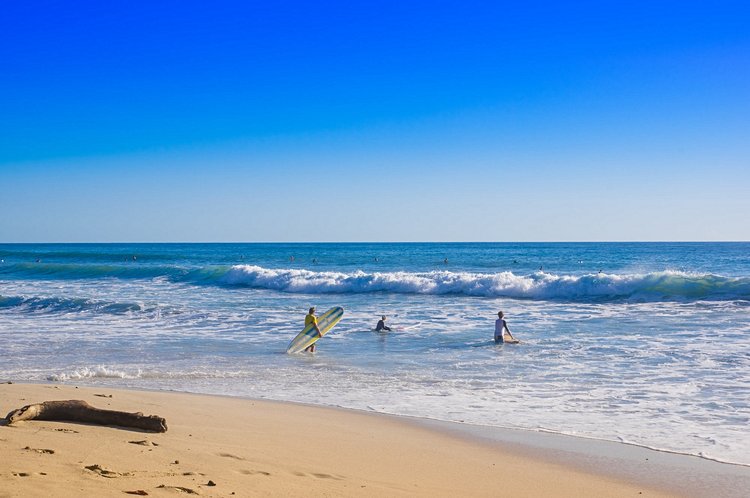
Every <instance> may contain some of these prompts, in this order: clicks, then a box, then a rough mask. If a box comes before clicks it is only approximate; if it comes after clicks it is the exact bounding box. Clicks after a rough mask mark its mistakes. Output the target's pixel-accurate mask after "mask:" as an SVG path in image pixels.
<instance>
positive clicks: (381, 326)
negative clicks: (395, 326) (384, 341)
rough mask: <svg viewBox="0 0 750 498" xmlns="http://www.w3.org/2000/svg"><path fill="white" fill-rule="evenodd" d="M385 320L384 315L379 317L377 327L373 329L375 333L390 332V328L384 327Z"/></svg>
mask: <svg viewBox="0 0 750 498" xmlns="http://www.w3.org/2000/svg"><path fill="white" fill-rule="evenodd" d="M385 318H386V317H385V315H383V316H382V317H380V320H379V321H378V325H377V326H376V327H375V332H382V331H383V330H385V331H386V332H390V331H391V329H390V327H386V325H385Z"/></svg>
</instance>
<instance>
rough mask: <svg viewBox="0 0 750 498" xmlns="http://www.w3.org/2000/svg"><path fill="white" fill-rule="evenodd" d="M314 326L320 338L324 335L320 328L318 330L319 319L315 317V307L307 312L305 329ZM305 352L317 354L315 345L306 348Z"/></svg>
mask: <svg viewBox="0 0 750 498" xmlns="http://www.w3.org/2000/svg"><path fill="white" fill-rule="evenodd" d="M310 324H312V326H313V328H314V329H315V330H316V331H317V332H318V337H320V336H322V335H323V334H322V333H321V332H320V328H318V317H316V316H315V306H313V307H312V308H310V310H309V311H308V312H307V316H305V327H307V326H308V325H310ZM305 351H309V352H311V353H314V352H315V344H310V345H309V346H307V347H306V348H305Z"/></svg>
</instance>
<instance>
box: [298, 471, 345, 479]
mask: <svg viewBox="0 0 750 498" xmlns="http://www.w3.org/2000/svg"><path fill="white" fill-rule="evenodd" d="M292 474H294V475H296V476H299V477H308V475H309V476H312V477H317V478H318V479H335V480H337V481H344V480H346V477H343V476H334V475H331V474H323V473H319V472H313V473H311V474H305V473H304V472H292Z"/></svg>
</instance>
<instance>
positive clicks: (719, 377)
mask: <svg viewBox="0 0 750 498" xmlns="http://www.w3.org/2000/svg"><path fill="white" fill-rule="evenodd" d="M749 250H750V243H579V244H572V243H571V244H562V243H560V244H543V243H536V244H533V243H528V244H470V243H467V244H0V340H2V344H3V348H2V349H0V380H14V381H33V382H64V383H73V384H86V385H98V386H105V385H106V386H112V387H134V388H148V389H170V390H179V391H188V392H201V393H218V394H226V395H233V396H247V397H254V398H268V399H278V400H290V401H301V402H306V403H317V404H322V405H332V406H343V407H349V408H355V409H362V410H369V411H376V412H383V413H392V414H398V415H408V416H415V417H422V418H432V419H439V420H449V421H455V422H461V423H465V424H474V425H479V426H496V427H512V428H519V429H527V430H535V431H552V432H559V433H565V434H571V435H576V436H582V437H592V438H599V439H606V440H612V441H621V442H626V443H632V444H638V445H642V446H648V447H652V448H657V449H662V450H666V451H674V452H679V453H685V454H691V455H698V456H702V457H705V458H710V459H715V460H719V461H724V462H732V463H739V464H744V465H750V436H749V435H748V431H747V430H746V427H747V425H748V423H750V401H748V400H749V399H750V396H749V394H750V260H749V259H748V257H747V255H748V254H750V251H749ZM310 306H317V308H318V310H319V312H320V313H322V312H323V311H325V310H326V309H328V308H329V307H332V306H343V307H344V309H345V315H344V318H343V320H342V321H341V322H340V324H339V325H338V326H337V327H336V328H335V329H334V330H333V331H332V332H331V333H330V334H329V335H327V336H326V337H325V338H324V339H323V340H321V341H320V345H319V349H318V351H317V352H316V354H314V355H293V356H290V355H286V354H284V351H285V349H286V346H287V344H288V343H289V341H290V340H291V338H292V337H294V335H295V334H296V333H297V332H298V331H299V330H300V329H301V328H302V323H303V318H304V315H305V313H306V310H307V308H308V307H310ZM499 310H503V311H504V312H505V313H506V319H507V320H508V325H509V326H510V328H511V330H512V332H513V334H514V335H515V336H516V337H517V338H519V339H521V340H522V341H523V344H520V345H518V346H510V345H505V346H496V345H495V344H494V343H493V341H492V333H493V330H494V319H495V317H496V313H497V311H499ZM383 314H385V315H387V316H388V321H387V323H388V324H389V325H390V326H391V327H393V329H394V330H393V331H392V332H391V333H387V334H383V333H376V332H374V331H373V329H374V326H375V323H376V321H377V319H378V318H379V316H380V315H383Z"/></svg>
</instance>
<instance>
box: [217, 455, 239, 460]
mask: <svg viewBox="0 0 750 498" xmlns="http://www.w3.org/2000/svg"><path fill="white" fill-rule="evenodd" d="M217 454H218V455H219V456H220V457H224V458H234V459H235V460H244V458H242V457H238V456H237V455H232V454H231V453H217Z"/></svg>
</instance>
